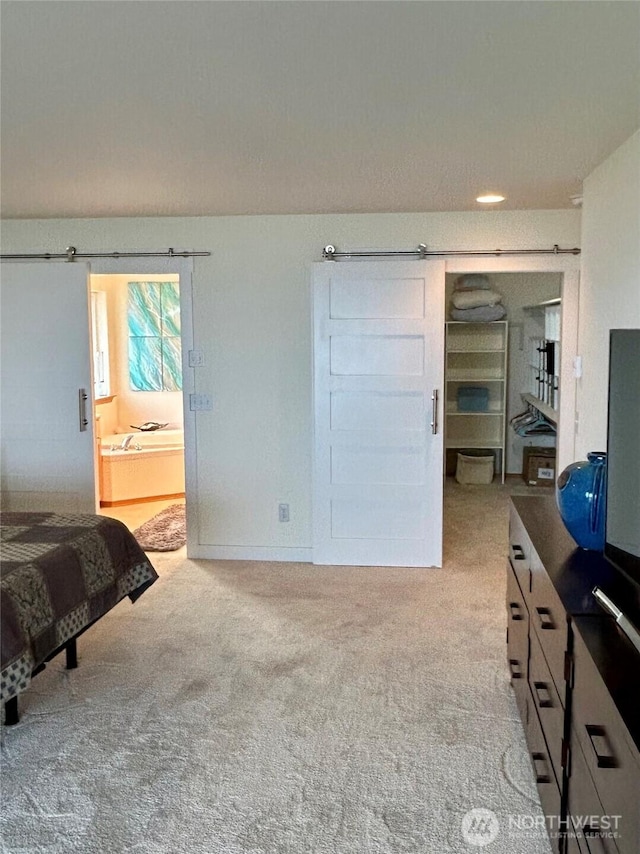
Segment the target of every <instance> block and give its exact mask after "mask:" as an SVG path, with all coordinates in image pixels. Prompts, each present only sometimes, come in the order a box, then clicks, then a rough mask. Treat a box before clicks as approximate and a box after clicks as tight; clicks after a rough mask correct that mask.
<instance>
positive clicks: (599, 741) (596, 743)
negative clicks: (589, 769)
mask: <svg viewBox="0 0 640 854" xmlns="http://www.w3.org/2000/svg"><path fill="white" fill-rule="evenodd" d="M585 729H586V731H587V735H588V736H589V741H590V742H591V747H592V748H593V752H594V753H595V755H596V759H597V760H598V768H617V767H618V765H619V763H618V760H617V759H616V757H615V755H614V753H613V749H612V747H611V742H610V741H609V737H608V735H607V731H606V730H605V728H604V727H603V726H598V725H596V724H585ZM598 747H600V750H599V749H598ZM601 750H602V751H606V752H600V751H601Z"/></svg>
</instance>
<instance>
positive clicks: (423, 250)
mask: <svg viewBox="0 0 640 854" xmlns="http://www.w3.org/2000/svg"><path fill="white" fill-rule="evenodd" d="M579 254H580V249H579V248H578V247H574V248H573V249H561V248H560V247H559V246H558V244H557V243H556V244H555V246H554V247H553V248H552V249H451V250H445V249H441V250H438V251H437V252H436V251H431V250H428V249H427V245H426V243H420V244H419V246H418V248H417V249H406V250H399V251H394V250H389V251H384V250H382V251H366V250H365V251H359V252H358V251H356V252H338V250H337V249H336V247H335V246H333V245H332V244H331V243H330V244H328V245H327V246H325V247H324V249H323V250H322V258H323V259H324V260H325V261H338V260H339V259H340V258H345V259H349V258H391V257H393V258H398V257H404V258H442V257H445V256H446V257H451V256H452V255H466V256H480V255H490V256H493V257H498V258H499V257H500V256H502V255H579Z"/></svg>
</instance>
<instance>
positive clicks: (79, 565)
mask: <svg viewBox="0 0 640 854" xmlns="http://www.w3.org/2000/svg"><path fill="white" fill-rule="evenodd" d="M0 540H1V549H2V551H1V553H0V577H1V581H0V609H1V613H0V620H1V630H2V653H1V662H0V667H1V674H0V682H1V684H0V701H2V702H6V701H7V700H9V699H11V698H12V697H14V696H16V695H17V694H19V693H20V692H21V691H24V689H25V688H26V687H27V686H28V684H29V682H30V680H31V672H32V670H33V669H34V668H35V667H37V666H38V665H39V664H41V663H42V662H43V661H45V660H46V659H47V657H48V656H49V655H51V653H52V652H54V651H55V650H56V649H57V648H58V647H60V646H61V645H62V644H64V643H65V642H66V641H68V640H69V638H71V637H73V636H74V635H76V634H78V632H80V631H81V630H82V629H83V628H86V626H88V625H90V624H91V623H92V622H93V621H94V620H96V619H98V617H101V616H102V615H103V614H106V613H107V611H109V610H110V609H111V608H113V606H114V605H115V604H116V603H117V602H119V601H120V600H121V599H123V598H124V597H125V596H127V595H128V596H129V598H130V599H131V601H132V602H135V600H136V599H137V598H138V597H139V596H140V595H141V594H142V593H144V591H145V590H146V589H147V587H149V586H150V585H151V584H153V582H154V581H155V580H156V579H157V577H158V575H157V573H156V571H155V569H154V568H153V566H152V565H151V563H150V562H149V560H148V558H147V556H146V555H145V553H144V552H143V551H142V549H141V548H140V546H139V545H138V543H137V541H136V539H135V538H134V536H133V534H132V533H131V532H130V531H129V529H128V528H127V527H126V526H125V525H123V523H122V522H118V521H117V520H116V519H110V518H107V517H106V516H77V515H66V514H65V515H63V514H57V513H13V512H8V513H2V515H1V517H0Z"/></svg>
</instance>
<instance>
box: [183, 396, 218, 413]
mask: <svg viewBox="0 0 640 854" xmlns="http://www.w3.org/2000/svg"><path fill="white" fill-rule="evenodd" d="M189 409H190V410H191V411H192V412H205V411H206V412H209V411H211V410H212V409H213V403H212V401H211V395H210V394H190V395H189Z"/></svg>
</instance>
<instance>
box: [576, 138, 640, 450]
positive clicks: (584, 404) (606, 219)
mask: <svg viewBox="0 0 640 854" xmlns="http://www.w3.org/2000/svg"><path fill="white" fill-rule="evenodd" d="M583 199H584V201H583V210H582V238H581V242H582V264H581V278H580V312H579V327H578V352H579V353H581V355H582V378H581V379H579V380H578V384H577V412H578V429H577V434H576V451H577V452H578V458H579V459H584V458H585V457H586V454H587V452H588V451H593V450H602V449H604V448H605V446H606V437H607V385H608V367H609V330H610V329H631V328H640V131H638V132H637V133H635V134H634V135H633V136H632V137H630V139H628V140H627V141H626V142H625V143H624V144H623V145H622V146H621V147H620V148H618V149H617V151H615V152H614V153H613V154H612V155H611V156H610V157H609V158H608V159H607V160H605V161H604V163H602V164H601V165H600V166H599V167H598V168H597V169H595V170H594V171H593V172H592V173H591V175H590V176H589V177H588V178H587V179H586V181H585V182H584V195H583ZM636 393H637V389H636Z"/></svg>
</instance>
